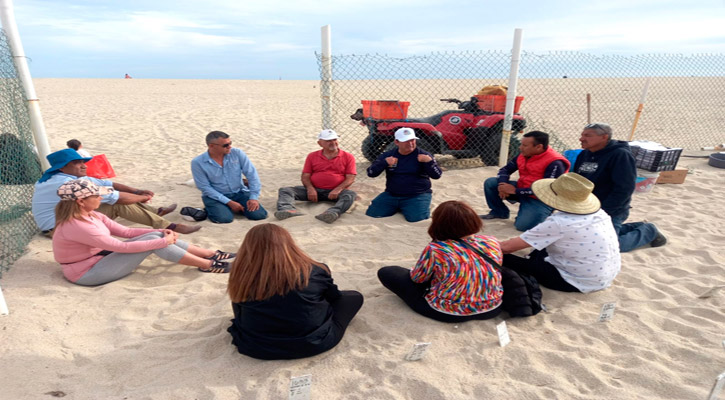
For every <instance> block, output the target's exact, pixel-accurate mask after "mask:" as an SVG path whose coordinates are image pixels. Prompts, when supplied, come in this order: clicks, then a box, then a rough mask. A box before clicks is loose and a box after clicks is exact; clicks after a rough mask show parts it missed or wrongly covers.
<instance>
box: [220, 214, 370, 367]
mask: <svg viewBox="0 0 725 400" xmlns="http://www.w3.org/2000/svg"><path fill="white" fill-rule="evenodd" d="M227 291H228V292H229V297H230V298H231V300H232V308H233V309H234V319H233V320H232V325H231V326H230V327H229V329H227V331H228V332H229V333H230V334H231V335H232V343H233V344H234V345H235V346H237V349H238V350H239V352H240V353H242V354H246V355H248V356H250V357H254V358H259V359H263V360H279V359H294V358H303V357H310V356H314V355H316V354H320V353H322V352H325V351H327V350H330V349H331V348H333V347H335V345H337V343H339V342H340V340H341V339H342V336H343V334H344V333H345V329H346V328H347V325H348V324H349V323H350V321H352V319H353V317H355V314H357V312H358V311H359V310H360V307H362V303H363V296H362V294H360V293H359V292H356V291H352V290H345V291H340V290H338V289H337V285H335V283H334V282H333V280H332V277H331V276H330V270H329V268H328V267H327V265H325V264H323V263H320V262H317V261H314V260H313V259H311V258H310V257H309V256H308V255H307V254H305V253H304V252H303V251H302V250H301V249H300V248H299V247H297V245H296V244H295V242H294V240H293V239H292V236H291V235H290V234H289V232H287V231H286V230H285V229H284V228H282V227H280V226H278V225H274V224H261V225H256V226H255V227H253V228H252V229H250V230H249V232H247V235H246V236H245V238H244V241H243V242H242V245H241V247H240V248H239V251H238V252H237V258H236V259H235V261H234V264H233V266H232V272H231V273H230V275H229V286H228V287H227Z"/></svg>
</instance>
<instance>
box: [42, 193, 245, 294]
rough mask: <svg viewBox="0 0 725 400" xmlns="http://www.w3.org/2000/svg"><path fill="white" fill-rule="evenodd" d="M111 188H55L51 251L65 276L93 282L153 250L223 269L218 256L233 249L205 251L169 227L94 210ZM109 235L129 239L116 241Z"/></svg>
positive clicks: (111, 277) (114, 276) (121, 272)
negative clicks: (132, 224) (127, 221)
mask: <svg viewBox="0 0 725 400" xmlns="http://www.w3.org/2000/svg"><path fill="white" fill-rule="evenodd" d="M110 190H111V189H110V188H108V187H103V186H97V185H95V184H94V183H93V182H91V181H90V180H87V179H74V180H72V181H68V182H66V183H64V184H62V185H61V186H60V187H59V188H58V196H59V197H60V198H61V201H60V202H59V203H58V205H57V206H56V207H55V215H56V217H55V221H56V222H55V223H56V225H55V230H54V234H53V255H54V256H55V260H56V261H57V262H59V263H60V264H61V265H62V266H63V275H64V276H65V277H66V279H68V280H69V281H71V282H73V283H77V284H79V285H84V286H97V285H103V284H104V283H108V282H112V281H115V280H118V279H121V278H123V277H124V276H126V275H128V274H130V273H131V272H133V270H134V269H136V267H138V265H139V264H141V262H142V261H143V260H144V259H145V258H146V257H148V256H149V255H150V254H152V253H154V254H156V255H158V256H159V257H161V258H163V259H164V260H167V261H171V262H175V263H179V264H184V265H191V266H194V267H198V268H199V270H200V271H202V272H214V273H223V272H229V265H228V263H227V262H225V261H222V260H226V259H229V258H232V257H234V253H226V252H223V251H220V250H217V251H214V250H206V249H202V248H200V247H196V246H193V245H191V244H189V243H186V242H184V241H182V240H178V234H177V233H176V232H174V231H172V230H169V229H145V228H128V227H125V226H123V225H120V224H118V223H116V222H114V221H113V220H112V219H110V218H108V217H106V216H105V215H103V214H101V213H97V212H95V211H94V210H95V209H97V208H98V206H99V205H100V204H101V197H100V196H101V195H104V194H108V191H110ZM111 235H115V236H120V237H123V238H132V239H130V240H128V241H125V242H124V241H121V240H118V239H116V238H114V237H113V236H111Z"/></svg>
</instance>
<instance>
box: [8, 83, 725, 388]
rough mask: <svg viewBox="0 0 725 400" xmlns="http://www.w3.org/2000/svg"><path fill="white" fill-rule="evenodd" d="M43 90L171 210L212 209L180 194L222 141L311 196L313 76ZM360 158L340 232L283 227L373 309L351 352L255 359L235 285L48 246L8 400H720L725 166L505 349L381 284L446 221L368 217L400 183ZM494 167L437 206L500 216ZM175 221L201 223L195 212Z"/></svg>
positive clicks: (37, 251)
mask: <svg viewBox="0 0 725 400" xmlns="http://www.w3.org/2000/svg"><path fill="white" fill-rule="evenodd" d="M36 86H37V91H38V93H39V96H40V98H41V101H42V103H41V106H42V110H43V114H44V119H45V122H46V126H47V130H48V135H49V139H50V144H51V147H52V149H54V150H57V149H61V148H63V147H65V141H66V140H68V139H70V138H77V139H80V140H81V141H82V142H83V143H84V145H85V148H86V149H87V150H89V151H90V152H91V153H93V154H100V153H105V154H106V155H107V156H108V158H109V159H110V160H111V162H112V164H113V166H114V168H115V170H116V172H117V174H118V177H117V178H116V179H115V180H116V181H118V182H121V183H125V184H129V185H132V186H136V187H142V188H148V189H151V190H153V191H155V192H156V193H157V195H156V197H155V198H154V204H156V205H165V204H168V203H172V202H177V203H179V205H180V206H187V205H188V206H200V205H201V200H200V194H199V192H198V190H197V189H195V188H192V187H188V186H185V185H181V183H183V182H185V181H187V180H188V179H189V178H190V177H191V173H190V168H189V162H190V160H191V159H192V158H193V157H194V156H196V155H198V154H200V153H202V152H203V151H204V150H205V146H204V135H205V134H206V133H207V132H209V131H211V130H223V131H226V132H227V133H229V134H230V135H231V136H232V140H233V141H234V144H235V146H239V147H241V148H242V149H244V151H245V152H247V154H248V155H249V156H250V158H251V159H252V161H253V162H254V164H255V165H256V167H257V169H258V170H259V174H260V176H261V179H262V183H263V188H262V196H261V203H262V205H263V206H264V207H265V208H266V209H267V210H269V211H271V212H273V211H274V208H275V201H276V197H277V189H278V188H279V187H280V186H288V185H295V184H298V182H299V174H300V171H301V167H302V163H303V160H304V157H305V155H306V154H307V153H308V152H310V151H313V150H315V149H316V148H317V145H316V143H315V134H316V131H317V130H318V129H319V126H320V102H319V89H318V88H316V87H315V86H318V83H317V82H313V81H299V82H287V81H280V82H277V81H269V82H260V81H194V80H189V81H176V80H140V79H135V80H121V79H118V80H94V79H39V80H37V81H36ZM643 139H646V138H643ZM343 145H344V146H347V147H348V148H350V147H356V146H357V145H356V144H353V143H347V142H344V141H343ZM359 161H360V162H359V163H358V170H359V172H360V173H361V174H360V175H359V179H358V181H357V182H356V183H355V185H354V187H353V189H354V190H356V191H357V192H358V194H359V196H360V200H359V202H358V203H357V206H356V208H354V209H353V210H352V212H351V213H350V214H347V215H344V216H343V217H342V218H341V219H340V220H339V221H338V222H336V223H335V224H333V225H327V224H324V223H322V222H320V221H317V220H315V219H314V217H313V215H315V214H317V213H319V212H321V211H322V210H324V208H325V206H324V205H319V204H300V205H299V209H300V210H301V211H303V212H306V213H307V214H308V215H307V216H304V217H300V218H292V219H290V220H285V221H276V220H275V219H274V218H273V217H271V219H269V220H268V221H269V222H277V223H279V224H280V225H282V226H284V227H285V228H287V229H288V230H290V231H291V232H292V235H293V236H294V237H295V239H296V240H297V241H298V243H299V244H300V245H301V247H302V248H304V249H305V250H306V251H307V252H308V253H309V254H310V255H311V256H312V257H313V258H315V259H317V260H320V261H323V262H325V263H327V264H329V265H330V266H331V268H332V272H333V277H334V278H335V280H336V282H337V284H338V285H339V286H340V287H341V288H343V289H355V290H359V291H360V292H362V293H363V294H364V295H365V305H364V306H363V308H362V310H361V311H360V313H359V314H358V316H357V317H356V318H355V320H353V322H352V324H351V325H350V327H349V328H348V331H347V334H346V335H345V338H344V339H343V341H342V342H341V343H340V344H339V345H338V346H337V347H336V348H335V349H333V350H331V351H329V352H327V353H324V354H322V355H319V356H316V357H312V358H308V359H302V360H297V361H259V360H255V359H251V358H248V357H246V356H243V355H240V354H238V353H237V351H236V349H235V348H234V347H233V346H232V345H231V343H230V337H229V335H228V334H227V332H226V328H227V326H228V325H229V319H230V318H231V315H232V312H231V307H230V302H229V300H228V297H227V296H226V295H225V288H226V279H227V276H225V275H212V274H202V273H199V272H198V271H196V270H195V269H192V268H188V267H184V266H181V265H174V264H169V263H166V262H164V261H162V260H160V259H158V258H156V257H155V256H152V257H149V258H148V259H147V260H146V261H144V263H143V264H142V265H141V266H140V267H139V268H138V269H137V270H136V272H134V273H133V274H131V275H130V276H128V277H126V278H124V279H122V280H120V281H117V282H113V283H110V284H107V285H104V286H101V287H96V288H87V287H81V286H76V285H73V284H71V283H69V282H67V281H66V280H65V279H64V278H63V276H62V274H61V268H60V266H59V265H58V264H56V263H55V262H54V260H53V255H52V252H51V242H50V240H48V239H45V238H43V237H40V236H39V235H38V236H37V237H36V238H35V239H34V240H33V241H32V242H31V243H30V245H29V246H28V248H29V251H28V253H27V254H26V255H25V256H23V257H22V258H21V259H20V260H19V261H18V262H17V263H16V264H15V265H14V266H13V268H12V269H11V270H10V271H9V272H7V273H6V274H4V275H3V278H4V279H3V280H2V282H1V284H2V288H3V291H4V294H5V297H6V300H7V302H8V304H9V307H10V310H11V314H10V315H8V316H2V317H0V326H1V327H2V328H0V332H1V333H0V338H1V340H0V398H2V399H42V398H52V393H51V392H55V391H58V392H62V393H65V394H66V398H70V399H240V398H241V399H284V398H287V387H288V384H289V380H290V378H291V377H293V376H300V375H305V374H312V380H313V385H312V398H313V399H340V398H346V399H484V398H510V399H541V398H546V399H580V398H582V399H703V398H705V397H706V396H707V393H708V392H709V390H710V387H711V386H712V384H713V382H714V378H715V377H716V376H717V374H719V373H721V372H723V370H725V348H723V344H722V341H723V339H725V328H724V327H725V311H724V309H725V274H724V271H725V268H724V267H723V265H725V255H723V251H722V249H723V243H725V242H724V241H723V236H724V234H725V229H723V227H722V226H723V220H722V218H721V217H722V210H723V209H725V198H724V197H723V194H722V193H723V184H724V183H725V179H724V177H725V171H723V170H718V169H715V168H712V167H709V166H708V165H707V164H706V162H705V160H702V159H695V158H682V159H681V160H680V165H681V166H686V167H689V168H690V169H691V172H692V173H691V174H690V175H688V177H687V181H686V182H685V183H684V184H682V185H658V186H656V187H655V188H654V190H653V191H652V192H650V193H646V194H641V195H637V196H635V198H634V201H633V206H634V209H633V210H632V214H631V220H642V219H645V218H646V219H647V220H649V221H651V222H655V223H657V225H658V226H659V227H660V229H661V230H662V231H663V232H665V233H666V234H667V236H668V238H669V242H668V244H667V245H666V246H665V247H663V248H657V249H652V248H644V249H640V250H635V251H633V252H630V253H627V254H623V255H622V261H623V262H622V265H623V267H622V272H621V273H620V274H619V276H618V277H617V279H616V280H615V281H614V284H613V286H612V287H610V288H609V289H607V290H604V291H600V292H596V293H592V294H587V295H583V294H566V293H559V292H555V291H551V290H548V289H543V291H544V303H545V304H546V306H547V307H548V312H547V313H541V314H539V315H537V316H535V317H532V318H526V319H507V320H506V322H507V324H508V329H509V332H510V335H511V339H512V341H511V343H510V344H509V345H508V346H506V347H504V348H501V347H499V344H498V337H497V334H496V325H497V324H498V323H500V322H501V321H502V320H503V319H502V318H497V319H495V320H492V321H480V322H468V323H464V324H459V325H455V324H443V323H439V322H435V321H432V320H428V319H425V318H423V317H421V316H418V315H417V314H414V313H413V312H412V311H410V310H409V309H408V308H407V307H406V306H405V305H404V304H403V303H402V302H401V301H400V300H399V299H398V298H397V297H396V296H394V295H393V294H392V293H390V292H389V291H387V290H386V289H385V288H383V287H382V286H381V285H380V283H379V282H378V280H377V278H376V271H377V269H378V268H379V267H381V266H384V265H402V266H405V267H412V266H413V265H414V263H415V261H416V259H417V257H418V255H419V254H420V251H421V250H422V249H423V247H424V246H425V245H426V243H427V242H428V237H427V235H426V229H427V227H428V221H422V222H418V223H413V224H410V223H407V222H405V220H404V219H403V218H402V216H400V215H397V216H394V217H391V218H385V219H372V218H368V217H366V216H365V215H364V210H365V208H366V207H367V205H368V204H369V202H370V200H371V199H372V198H373V197H374V196H375V195H376V194H377V193H379V192H380V191H381V190H382V189H383V187H384V178H382V177H381V178H378V179H370V178H367V177H366V176H364V169H365V167H366V166H367V164H366V163H364V162H362V161H363V160H359ZM495 173H496V168H495V167H485V168H470V169H449V170H447V171H446V172H445V173H444V175H443V177H442V178H441V179H440V180H438V181H435V182H434V184H433V185H434V188H433V189H434V196H433V203H434V204H433V205H434V206H435V205H436V204H439V203H441V202H442V201H445V200H450V199H463V200H466V201H469V202H470V203H471V204H472V205H473V206H474V208H476V209H477V211H480V212H484V211H486V207H485V205H484V199H483V193H482V189H481V183H482V182H483V180H484V179H485V178H487V177H490V176H494V175H495ZM169 218H170V220H171V221H173V222H182V220H181V217H180V216H179V214H178V213H174V214H171V215H170V216H169ZM123 222H124V223H128V222H127V221H123ZM254 224H255V222H250V221H247V220H245V219H243V218H240V219H237V220H235V221H234V222H233V223H231V224H228V225H215V224H212V223H210V222H208V221H205V222H202V223H201V225H202V226H203V228H202V230H201V231H199V232H197V233H195V234H192V235H188V236H186V237H185V239H188V240H189V241H191V242H193V243H195V244H198V245H202V246H206V247H211V248H221V249H225V250H229V251H231V250H234V249H236V248H237V247H238V246H239V244H240V243H241V241H242V238H243V237H244V233H245V232H246V231H247V230H248V229H249V228H250V227H251V226H253V225H254ZM485 232H486V233H488V234H491V235H495V236H496V237H498V238H499V239H501V240H503V239H507V238H510V237H513V236H515V235H516V234H517V232H516V231H515V230H514V228H513V226H512V221H511V220H508V221H494V222H490V223H488V224H487V225H486V227H485ZM606 302H616V303H617V308H616V311H615V314H614V318H613V320H611V321H609V322H605V323H599V322H597V318H598V315H599V311H600V308H601V306H602V304H603V303H606ZM417 342H431V343H432V344H431V346H430V348H429V350H428V353H427V354H426V356H425V357H424V358H423V359H422V360H420V361H415V362H409V361H404V360H403V357H404V355H405V354H406V353H407V352H408V350H409V349H410V348H411V346H412V345H413V344H414V343H417ZM56 394H58V393H56Z"/></svg>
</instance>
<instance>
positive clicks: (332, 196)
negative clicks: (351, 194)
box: [327, 188, 342, 200]
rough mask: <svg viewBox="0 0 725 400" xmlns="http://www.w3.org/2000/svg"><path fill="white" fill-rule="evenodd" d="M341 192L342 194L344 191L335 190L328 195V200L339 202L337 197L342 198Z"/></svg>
mask: <svg viewBox="0 0 725 400" xmlns="http://www.w3.org/2000/svg"><path fill="white" fill-rule="evenodd" d="M341 192H342V189H340V188H334V189H332V190H331V191H330V193H329V194H328V195H327V198H328V199H330V200H337V197H338V196H340V193H341Z"/></svg>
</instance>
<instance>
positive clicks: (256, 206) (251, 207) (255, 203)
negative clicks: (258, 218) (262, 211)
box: [247, 199, 259, 212]
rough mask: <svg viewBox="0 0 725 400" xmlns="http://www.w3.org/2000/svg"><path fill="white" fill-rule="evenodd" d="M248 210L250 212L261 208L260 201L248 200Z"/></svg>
mask: <svg viewBox="0 0 725 400" xmlns="http://www.w3.org/2000/svg"><path fill="white" fill-rule="evenodd" d="M247 210H249V211H250V212H251V211H257V210H259V201H257V200H252V199H249V200H247Z"/></svg>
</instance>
